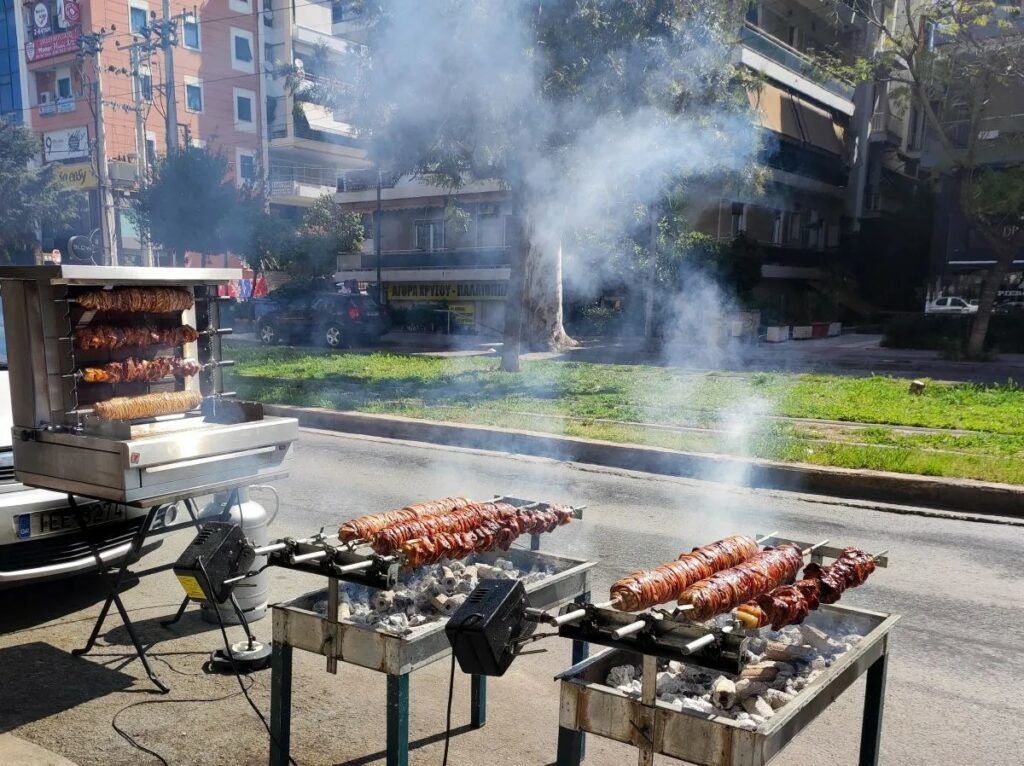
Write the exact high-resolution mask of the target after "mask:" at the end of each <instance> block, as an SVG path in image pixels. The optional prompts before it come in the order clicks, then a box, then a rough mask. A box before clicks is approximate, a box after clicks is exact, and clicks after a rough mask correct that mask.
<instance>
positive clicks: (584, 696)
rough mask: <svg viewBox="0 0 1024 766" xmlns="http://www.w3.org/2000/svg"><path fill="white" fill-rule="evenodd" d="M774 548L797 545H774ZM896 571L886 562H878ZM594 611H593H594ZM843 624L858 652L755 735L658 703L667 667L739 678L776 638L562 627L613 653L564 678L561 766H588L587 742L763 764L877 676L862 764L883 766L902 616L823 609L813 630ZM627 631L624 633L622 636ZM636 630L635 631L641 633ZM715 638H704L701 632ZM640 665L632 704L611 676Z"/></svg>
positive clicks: (592, 622)
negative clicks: (762, 643)
mask: <svg viewBox="0 0 1024 766" xmlns="http://www.w3.org/2000/svg"><path fill="white" fill-rule="evenodd" d="M764 541H765V542H766V543H767V544H769V545H771V544H778V543H779V542H797V544H798V545H800V546H801V548H806V547H808V544H807V543H801V542H798V541H787V540H784V539H783V538H777V537H770V538H766V539H765V540H764ZM811 547H814V548H815V550H814V559H815V560H816V561H818V562H819V563H820V562H821V561H822V560H823V559H829V558H833V559H834V558H836V557H838V556H839V554H840V553H841V551H840V549H838V548H829V547H826V546H824V545H819V546H811ZM876 563H877V565H879V566H886V565H887V560H886V559H885V558H884V556H881V555H880V556H879V557H877V558H876ZM591 609H592V610H593V608H591ZM836 618H842V619H843V621H844V622H845V623H852V624H854V625H856V626H857V628H858V633H860V634H862V635H863V638H861V639H860V640H859V641H858V642H857V643H856V644H855V645H854V646H853V647H852V648H851V649H849V650H848V651H846V652H844V653H843V654H841V655H838V656H837V657H836V659H835V661H834V663H833V664H832V665H830V666H828V667H827V668H825V669H824V670H823V671H822V672H821V674H820V675H819V676H818V677H817V678H816V679H815V680H814V681H813V682H811V683H810V684H808V685H807V686H806V687H805V688H803V689H802V690H801V691H799V692H798V693H797V694H796V697H795V698H794V699H793V700H791V701H789V702H787V703H786V704H785V705H784V706H783V707H781V708H780V709H778V710H776V711H775V714H774V716H772V717H771V718H770V719H768V720H767V721H765V722H764V723H763V724H761V725H760V726H759V727H758V728H757V729H755V730H749V729H745V728H743V727H741V726H739V725H738V724H737V722H736V721H734V720H733V719H732V718H729V717H727V716H724V715H723V716H718V715H712V714H703V713H699V712H696V711H693V710H688V709H686V708H683V709H678V708H676V707H674V706H672V705H670V704H667V703H666V702H664V701H661V700H659V699H658V698H657V675H658V667H659V666H658V662H659V659H670V660H676V661H680V662H683V663H684V664H686V665H689V666H693V667H696V668H708V669H712V670H715V671H720V670H723V669H724V670H729V669H730V668H731V669H732V672H736V671H737V670H738V669H739V668H740V666H741V664H742V657H743V647H744V643H743V642H744V641H745V640H747V639H749V638H751V637H755V636H758V635H760V634H762V633H765V634H766V633H767V629H761V630H760V631H744V630H740V629H735V628H733V627H729V628H725V629H721V628H713V629H711V630H710V631H708V630H706V629H703V628H701V626H699V625H697V624H695V623H692V622H689V621H687V620H686V619H685V613H684V614H683V615H678V616H662V617H660V618H659V619H657V620H655V619H650V618H649V617H645V618H644V619H645V620H646V621H647V625H646V627H644V628H643V629H640V630H636V629H635V626H637V625H639V622H633V623H630V621H631V620H635V619H636V615H629V614H623V613H616V612H610V611H606V610H600V609H598V610H593V614H592V615H591V616H590V618H589V619H588V620H585V621H583V622H580V623H578V624H574V625H567V626H564V627H562V628H560V633H561V635H563V636H566V637H573V638H575V639H576V640H587V641H590V642H594V643H601V644H604V645H606V646H608V647H609V648H608V649H606V650H604V651H602V652H600V653H599V654H596V655H594V656H593V657H590V658H589V659H586V660H584V661H582V662H579V663H577V664H576V665H574V666H573V667H571V668H569V669H568V670H566V671H564V672H563V673H561V674H559V675H558V676H556V680H559V681H560V687H561V705H560V715H559V731H558V755H557V761H556V763H557V764H558V766H579V764H580V763H581V761H582V758H583V753H582V743H583V734H584V733H585V732H589V733H591V734H596V735H598V736H601V737H607V738H608V739H612V740H616V741H618V742H623V743H626V744H630V745H633V746H634V747H636V748H637V750H638V763H639V764H640V765H641V766H650V765H651V764H653V763H654V755H655V754H660V755H666V756H669V757H671V758H677V759H679V760H681V761H685V762H687V763H693V764H699V765H700V766H763V764H766V763H768V762H769V761H770V760H771V759H772V758H773V757H774V756H775V755H776V754H778V753H779V752H780V751H781V750H782V749H783V748H784V747H785V746H786V745H787V744H789V742H790V741H791V740H792V739H793V738H794V737H795V736H796V735H797V734H799V733H800V732H801V731H802V730H803V729H804V727H806V726H807V725H808V724H809V723H810V722H811V721H813V720H814V719H815V718H816V717H817V716H818V714H819V713H821V712H822V711H824V710H825V709H826V708H827V707H828V706H829V705H830V704H832V702H833V701H835V699H836V698H838V697H839V695H840V694H841V693H842V692H843V691H845V690H846V689H847V688H849V686H850V685H851V684H853V683H854V681H856V680H857V679H858V678H859V677H860V676H861V675H862V674H865V673H866V674H867V692H866V698H865V703H864V717H863V722H862V726H861V740H860V755H859V761H858V763H859V764H860V766H876V764H877V763H878V749H879V737H880V734H881V728H882V709H883V704H884V698H885V677H886V662H887V658H888V649H889V635H890V632H891V631H892V628H893V626H894V625H895V624H896V622H897V621H898V620H899V616H898V615H889V614H883V613H880V612H871V611H866V610H863V609H854V608H851V607H845V606H840V605H838V604H836V605H823V606H822V607H821V608H820V609H819V610H817V611H815V612H812V613H811V614H810V616H809V617H808V618H807V620H806V624H808V625H810V626H813V627H819V628H822V629H824V628H825V627H826V626H827V625H828V624H830V623H831V624H836ZM617 625H621V626H622V627H620V628H616V626H617ZM631 631H632V632H631ZM702 633H703V634H705V635H701V634H702ZM622 665H632V666H633V667H634V668H635V669H636V671H637V673H638V675H641V678H642V683H641V693H640V697H639V698H637V697H636V696H631V695H628V694H626V693H624V692H623V691H621V690H620V689H618V688H613V687H611V686H608V685H607V684H606V679H607V677H608V673H609V671H610V670H611V669H612V668H613V667H616V666H622Z"/></svg>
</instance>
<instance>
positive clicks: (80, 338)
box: [74, 324, 199, 351]
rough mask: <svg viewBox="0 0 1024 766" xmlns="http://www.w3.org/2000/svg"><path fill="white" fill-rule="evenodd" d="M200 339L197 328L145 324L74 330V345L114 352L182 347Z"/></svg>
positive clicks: (94, 326) (102, 326)
mask: <svg viewBox="0 0 1024 766" xmlns="http://www.w3.org/2000/svg"><path fill="white" fill-rule="evenodd" d="M198 338H199V333H198V332H196V329H195V328H194V327H190V326H189V325H187V324H186V325H181V326H180V327H156V326H154V325H151V324H143V325H139V326H137V327H114V326H113V325H108V324H100V325H90V326H89V327H79V328H78V329H76V330H75V332H74V341H75V348H77V349H79V350H81V351H94V350H97V349H101V350H105V351H114V350H116V349H119V348H142V347H144V346H180V345H181V344H182V343H193V342H195V341H196V340H197V339H198Z"/></svg>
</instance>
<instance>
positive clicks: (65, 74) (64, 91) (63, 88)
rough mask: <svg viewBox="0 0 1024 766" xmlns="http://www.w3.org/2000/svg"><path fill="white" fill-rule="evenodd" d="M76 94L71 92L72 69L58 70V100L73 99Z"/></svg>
mask: <svg viewBox="0 0 1024 766" xmlns="http://www.w3.org/2000/svg"><path fill="white" fill-rule="evenodd" d="M73 95H74V94H72V92H71V70H70V69H58V70H57V98H58V99H65V98H72V97H73Z"/></svg>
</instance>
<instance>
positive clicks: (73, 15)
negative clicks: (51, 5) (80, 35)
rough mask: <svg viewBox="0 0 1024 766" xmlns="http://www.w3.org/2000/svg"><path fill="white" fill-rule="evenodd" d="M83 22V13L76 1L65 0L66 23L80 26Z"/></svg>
mask: <svg viewBox="0 0 1024 766" xmlns="http://www.w3.org/2000/svg"><path fill="white" fill-rule="evenodd" d="M81 20H82V11H81V9H80V8H79V7H78V3H76V2H75V0H64V21H66V22H67V23H68V24H69V25H70V24H78V23H79V22H81Z"/></svg>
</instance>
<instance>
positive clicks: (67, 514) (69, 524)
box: [14, 503, 125, 540]
mask: <svg viewBox="0 0 1024 766" xmlns="http://www.w3.org/2000/svg"><path fill="white" fill-rule="evenodd" d="M82 512H83V513H84V514H85V522H86V524H89V525H90V526H91V525H93V524H106V523H108V522H111V521H123V520H124V518H125V507H124V506H123V505H119V504H117V503H96V504H95V505H91V506H88V507H86V508H83V509H82ZM14 524H15V528H16V530H17V534H18V539H19V540H27V539H29V538H30V537H42V536H43V535H53V534H59V533H61V532H71V531H74V530H76V529H78V519H76V518H75V513H74V511H72V510H71V509H70V508H60V509H58V510H55V511H39V512H37V513H22V514H19V515H18V516H15V518H14Z"/></svg>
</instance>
